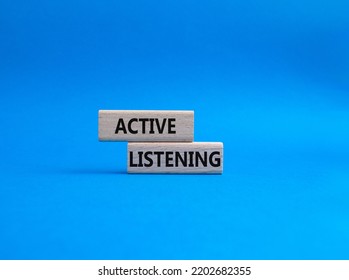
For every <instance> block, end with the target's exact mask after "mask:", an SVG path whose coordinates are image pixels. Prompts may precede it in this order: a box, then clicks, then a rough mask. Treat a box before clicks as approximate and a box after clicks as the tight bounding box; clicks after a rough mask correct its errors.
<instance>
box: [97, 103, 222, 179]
mask: <svg viewBox="0 0 349 280" xmlns="http://www.w3.org/2000/svg"><path fill="white" fill-rule="evenodd" d="M98 137H99V140H100V141H127V142H128V146H127V147H128V148H127V149H128V167H127V171H128V173H216V174H221V173H222V172H223V143H220V142H193V141H194V111H117V110H100V111H99V112H98Z"/></svg>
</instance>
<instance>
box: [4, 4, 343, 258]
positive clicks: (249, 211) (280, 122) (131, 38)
mask: <svg viewBox="0 0 349 280" xmlns="http://www.w3.org/2000/svg"><path fill="white" fill-rule="evenodd" d="M348 14H349V4H348V1H320V2H319V1H307V0H305V1H304V0H303V1H301V0H296V1H271V0H266V1H249V0H240V1H196V0H195V1H182V0H176V1H167V0H165V1H145V0H144V1H67V0H62V1H40V0H33V1H16V0H1V2H0V125H1V137H0V141H1V142H0V144H1V146H0V153H1V161H0V258H1V259H348V258H349V145H348V143H349V16H348ZM98 109H181V110H183V109H193V110H195V140H196V141H222V142H224V145H225V163H224V167H225V170H224V174H223V175H222V176H203V175H201V176H199V175H195V176H194V175H182V176H178V175H127V174H126V144H125V143H100V142H98V140H97V112H98Z"/></svg>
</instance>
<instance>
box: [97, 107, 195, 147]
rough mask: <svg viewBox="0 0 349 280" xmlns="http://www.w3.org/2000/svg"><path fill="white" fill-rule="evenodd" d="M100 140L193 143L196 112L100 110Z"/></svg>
mask: <svg viewBox="0 0 349 280" xmlns="http://www.w3.org/2000/svg"><path fill="white" fill-rule="evenodd" d="M98 138H99V140H100V141H128V142H192V141H193V139H194V111H118V110H100V111H99V112H98Z"/></svg>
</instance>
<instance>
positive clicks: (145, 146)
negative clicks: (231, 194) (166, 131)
mask: <svg viewBox="0 0 349 280" xmlns="http://www.w3.org/2000/svg"><path fill="white" fill-rule="evenodd" d="M127 154H128V159H127V162H128V167H127V171H128V173H216V174H221V173H223V143H220V142H193V143H150V142H149V143H128V152H127Z"/></svg>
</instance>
